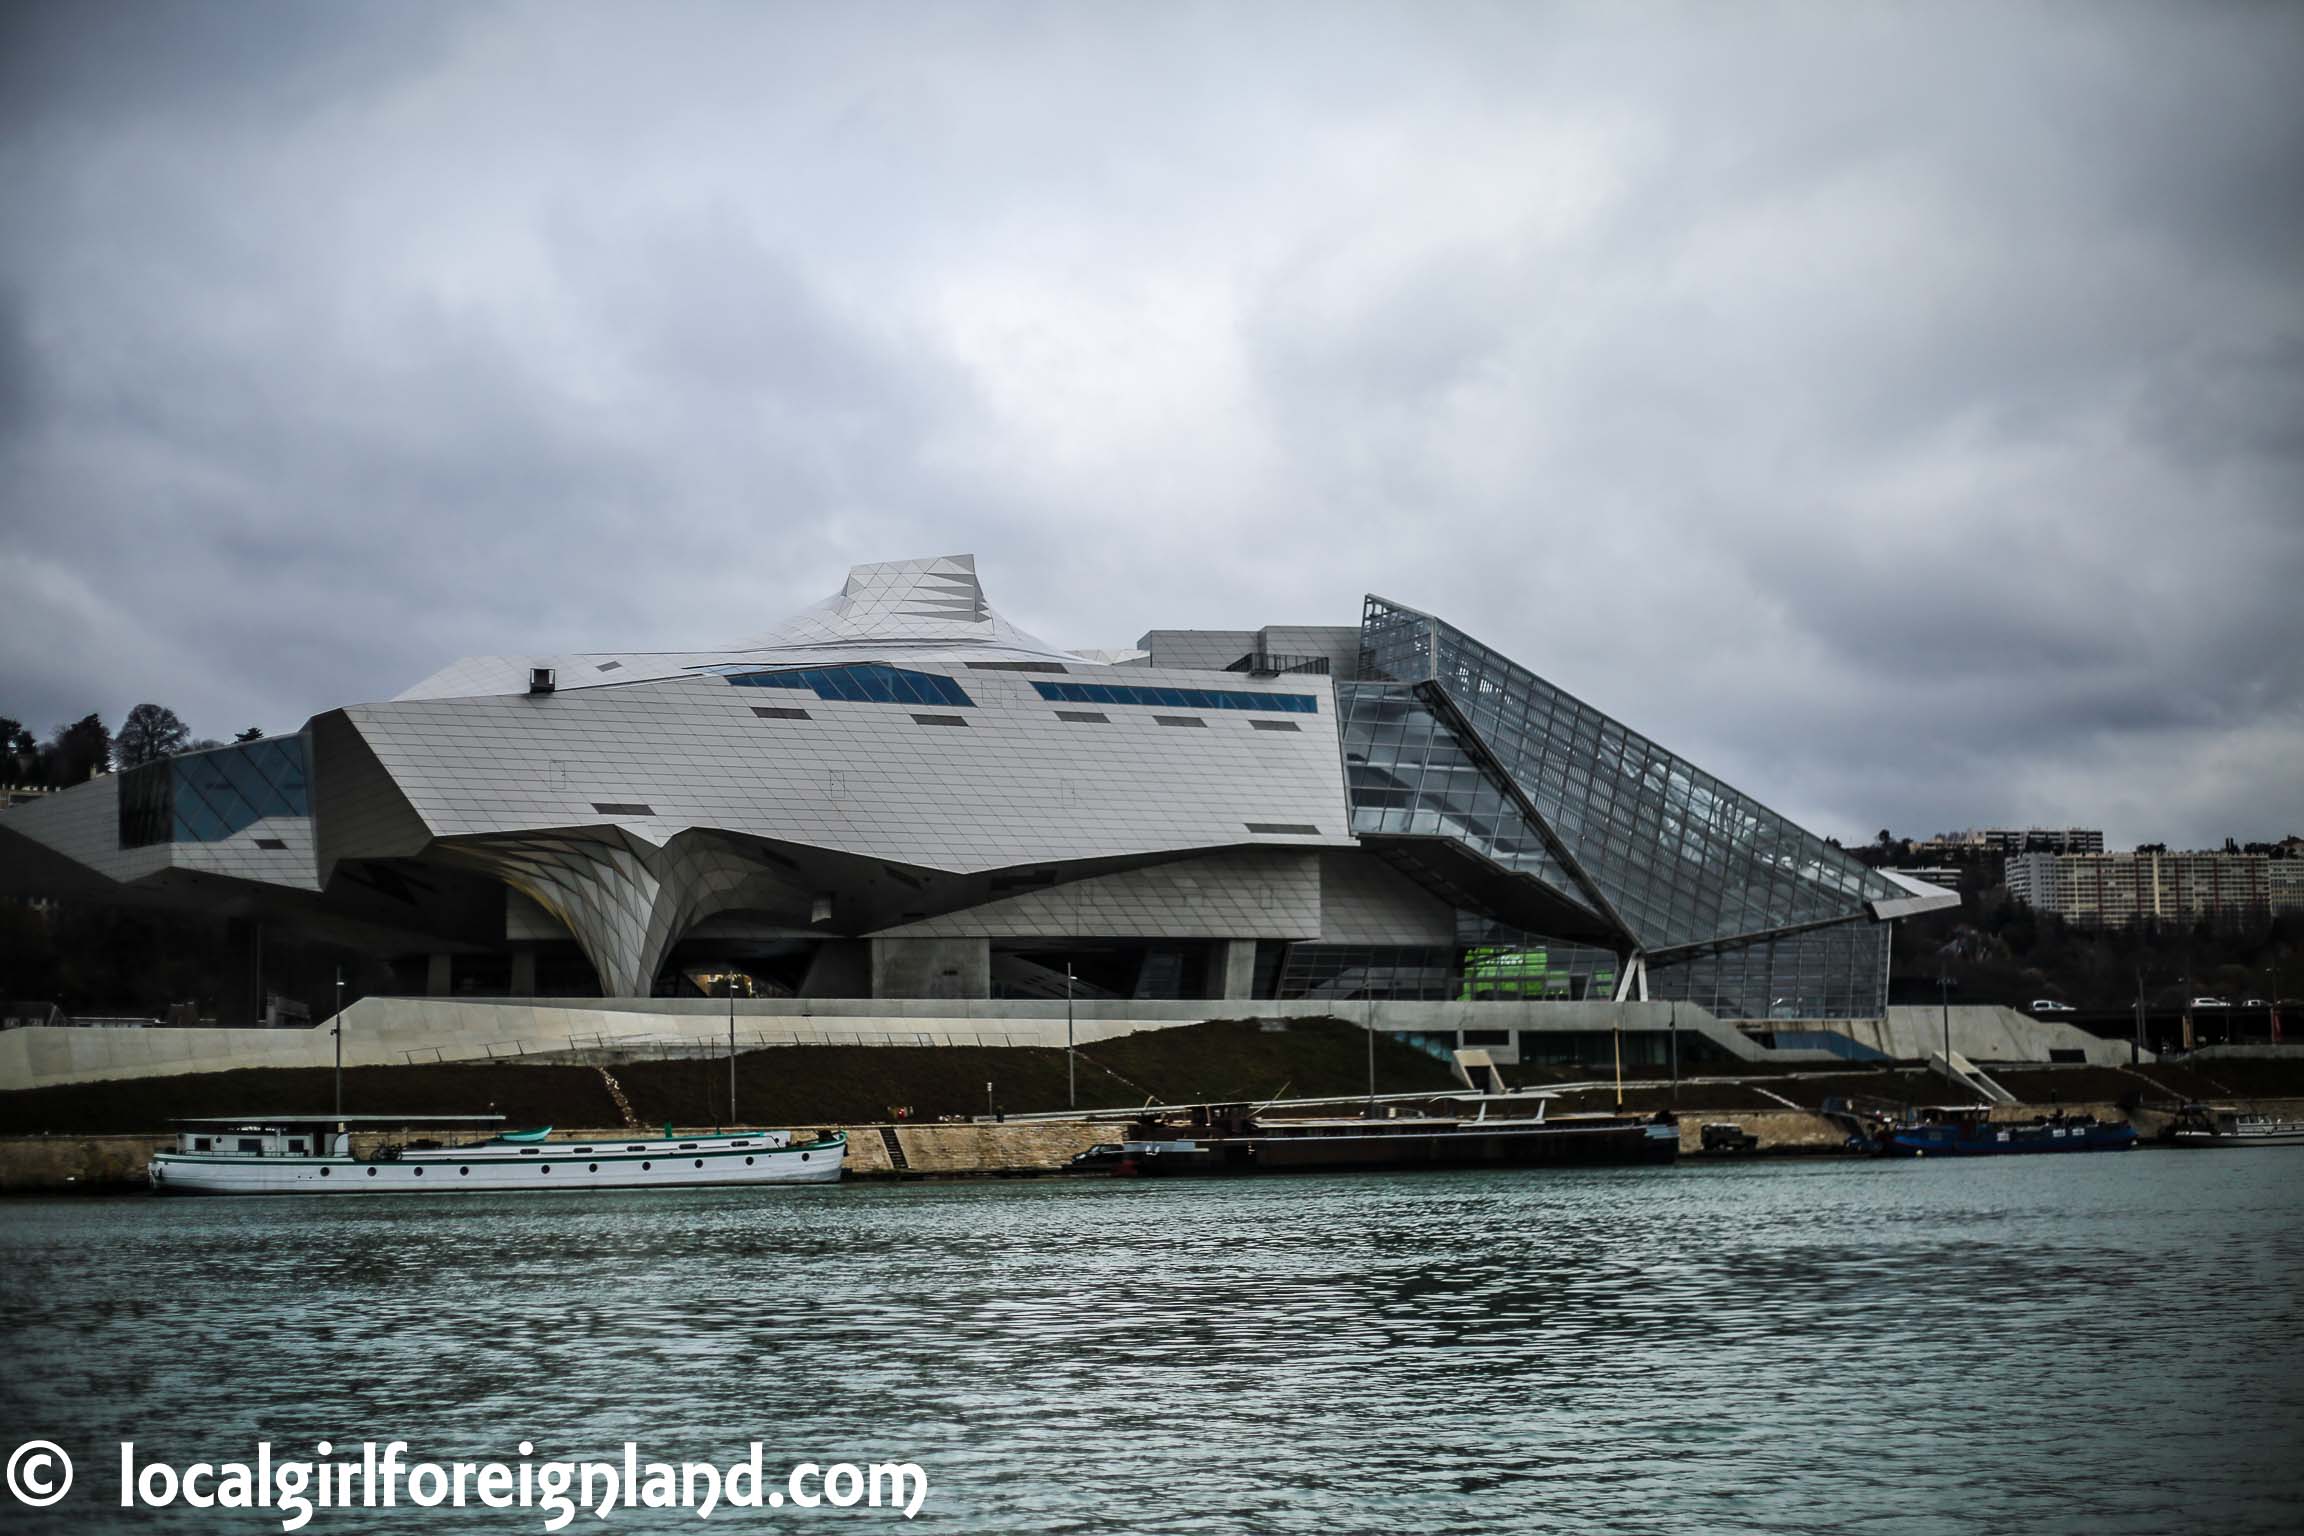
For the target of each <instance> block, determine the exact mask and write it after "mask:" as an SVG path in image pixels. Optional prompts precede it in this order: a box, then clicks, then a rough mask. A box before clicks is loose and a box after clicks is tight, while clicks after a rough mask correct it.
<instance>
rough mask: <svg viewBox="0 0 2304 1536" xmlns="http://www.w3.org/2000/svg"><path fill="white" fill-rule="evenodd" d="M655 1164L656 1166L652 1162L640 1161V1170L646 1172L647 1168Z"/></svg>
mask: <svg viewBox="0 0 2304 1536" xmlns="http://www.w3.org/2000/svg"><path fill="white" fill-rule="evenodd" d="M655 1166H656V1165H655V1164H654V1163H642V1164H641V1165H640V1171H641V1172H642V1173H646V1172H647V1171H648V1170H649V1169H651V1168H653V1167H655Z"/></svg>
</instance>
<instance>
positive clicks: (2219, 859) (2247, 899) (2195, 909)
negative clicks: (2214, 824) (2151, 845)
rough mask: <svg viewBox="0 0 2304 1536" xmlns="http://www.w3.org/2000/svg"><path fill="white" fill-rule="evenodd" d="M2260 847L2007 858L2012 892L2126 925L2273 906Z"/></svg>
mask: <svg viewBox="0 0 2304 1536" xmlns="http://www.w3.org/2000/svg"><path fill="white" fill-rule="evenodd" d="M2285 862H2289V861H2286V860H2274V859H2270V858H2267V857H2265V856H2264V855H2263V854H2261V853H2157V852H2142V851H2139V852H2135V853H2042V852H2032V853H2019V854H2012V855H2010V857H2009V859H2008V864H2007V873H2006V876H2005V878H2006V881H2007V886H2008V892H2009V894H2010V895H2012V896H2014V897H2015V898H2016V899H2017V900H2019V901H2022V902H2025V903H2027V904H2028V905H2030V906H2033V907H2035V908H2038V909H2039V910H2041V911H2043V912H2054V913H2056V914H2058V915H2059V916H2061V917H2063V918H2065V919H2067V920H2068V921H2071V922H2075V923H2086V924H2090V925H2097V926H2122V925H2125V924H2128V923H2132V922H2135V921H2137V920H2138V919H2141V918H2153V919H2163V920H2164V919H2183V918H2193V917H2201V916H2213V915H2222V914H2238V913H2242V912H2247V911H2266V910H2270V909H2272V907H2273V894H2272V891H2273V887H2272V874H2271V868H2272V866H2273V865H2274V864H2275V863H2285Z"/></svg>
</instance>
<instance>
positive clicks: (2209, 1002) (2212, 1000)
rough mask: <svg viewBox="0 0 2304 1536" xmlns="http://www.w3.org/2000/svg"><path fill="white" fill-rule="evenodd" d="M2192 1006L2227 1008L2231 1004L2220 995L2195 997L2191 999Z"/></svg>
mask: <svg viewBox="0 0 2304 1536" xmlns="http://www.w3.org/2000/svg"><path fill="white" fill-rule="evenodd" d="M2192 1006H2193V1007H2195V1008H2229V1007H2231V1006H2232V1005H2231V1004H2230V1003H2228V1002H2226V1001H2224V999H2222V998H2220V997H2196V998H2194V999H2192Z"/></svg>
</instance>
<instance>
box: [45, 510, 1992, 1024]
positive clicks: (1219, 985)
mask: <svg viewBox="0 0 2304 1536" xmlns="http://www.w3.org/2000/svg"><path fill="white" fill-rule="evenodd" d="M0 891H5V892H8V893H11V894H19V895H24V894H32V895H48V896H55V897H60V898H67V899H72V900H104V901H118V902H124V903H144V904H152V905H158V906H165V907H172V908H177V909H181V910H184V911H189V912H197V913H201V914H207V915H210V916H213V917H215V918H218V919H221V920H222V921H223V923H224V925H225V931H226V932H227V933H228V934H230V935H231V942H232V943H234V944H235V945H237V946H242V950H241V952H243V953H245V954H246V955H247V956H248V963H247V966H246V967H244V968H243V969H245V970H246V972H247V981H246V985H245V986H244V987H242V988H241V989H240V993H239V995H237V996H236V997H235V998H232V999H228V1000H227V1002H226V1004H225V1006H224V1008H223V1009H222V1010H221V1013H222V1014H235V1013H236V1014H240V1015H243V1018H240V1019H234V1018H225V1019H224V1020H223V1021H224V1022H244V1021H245V1018H244V1016H245V1015H247V1014H249V1013H252V1012H254V1011H255V1010H257V1009H260V1008H261V1007H262V999H263V998H264V996H265V995H266V979H265V975H264V961H263V959H262V958H261V957H262V955H263V953H264V942H265V936H266V935H267V934H269V935H273V936H275V938H277V936H280V935H293V936H295V938H296V939H297V940H298V941H299V942H300V943H305V944H315V945H322V946H329V947H331V948H332V950H333V951H334V952H336V953H339V954H342V955H346V956H351V957H354V958H356V959H357V960H358V961H359V962H360V963H361V964H363V965H364V966H366V967H367V968H369V970H370V971H371V972H372V973H373V974H377V975H380V976H383V977H385V978H386V979H387V980H388V982H389V985H390V990H393V991H396V992H398V993H401V994H404V995H426V994H430V995H458V994H467V995H471V994H477V995H487V996H496V997H523V998H542V997H568V998H580V997H602V998H639V997H678V996H698V995H716V994H717V992H718V991H719V990H722V989H724V988H726V987H728V986H730V985H731V984H732V985H734V986H736V987H738V988H740V989H741V990H743V991H746V992H749V993H750V994H751V995H753V996H755V997H763V998H773V997H787V998H798V999H811V998H824V999H858V998H875V999H1004V998H1005V999H1048V998H1061V997H1064V996H1065V995H1066V994H1067V991H1068V990H1069V991H1070V992H1071V993H1072V994H1073V995H1075V996H1077V997H1080V998H1087V999H1097V998H1102V999H1209V1000H1243V999H1283V1000H1285V999H1303V1000H1312V1001H1318V1000H1336V1001H1340V1002H1341V1001H1344V1000H1350V999H1376V1000H1414V999H1444V1000H1450V1001H1478V1000H1482V999H1494V1000H1499V1001H1506V1000H1509V1001H1512V1002H1515V1003H1521V1002H1525V1001H1527V1000H1531V999H1544V998H1567V999H1600V1000H1606V999H1612V998H1624V999H1667V998H1670V999H1682V1000H1689V1001H1693V1002H1696V1003H1700V1004H1702V1005H1703V1006H1704V1008H1706V1009H1708V1010H1709V1011H1710V1012H1711V1013H1712V1014H1713V1015H1714V1016H1716V1017H1719V1018H1722V1019H1737V1018H1741V1019H1766V1018H1851V1017H1864V1016H1870V1015H1878V1014H1881V1013H1882V1012H1883V1011H1884V1007H1885V1002H1886V988H1887V971H1888V953H1889V946H1888V942H1887V939H1888V931H1889V929H1888V925H1889V924H1890V923H1891V922H1892V921H1893V920H1895V919H1896V918H1898V917H1902V916H1907V915H1910V914H1912V913H1915V912H1919V911H1923V910H1927V909H1930V908H1932V907H1936V906H1941V905H1945V904H1949V903H1952V902H1954V901H1956V900H1957V898H1956V897H1954V896H1953V895H1951V893H1949V892H1945V891H1941V890H1937V889H1935V888H1934V887H1931V886H1926V885H1920V884H1917V883H1916V882H1912V881H1909V880H1905V879H1900V878H1897V877H1894V876H1891V875H1889V874H1886V873H1882V872H1877V871H1873V870H1870V869H1867V868H1865V867H1864V866H1863V865H1861V864H1859V863H1858V862H1857V861H1855V860H1854V859H1852V858H1851V857H1849V856H1848V855H1847V854H1846V853H1844V852H1842V851H1841V850H1840V849H1839V848H1838V847H1836V846H1834V845H1832V844H1830V843H1828V842H1826V841H1825V840H1824V839H1823V838H1822V837H1819V836H1817V835H1816V834H1814V833H1812V832H1809V831H1806V830H1804V829H1802V828H1800V827H1798V826H1795V825H1793V824H1792V823H1791V822H1789V821H1787V820H1785V819H1784V818H1783V817H1781V816H1779V815H1777V814H1776V813H1774V812H1772V811H1770V810H1769V809H1768V808H1767V807H1765V806H1764V805H1762V804H1761V803H1760V802H1759V801H1757V800H1755V799H1753V798H1752V797H1751V796H1750V795H1748V794H1745V793H1743V792H1742V791H1739V790H1737V789H1734V788H1731V787H1730V786H1729V785H1726V784H1724V783H1721V782H1720V781H1719V780H1717V779H1715V778H1713V777H1712V776H1711V775H1709V774H1707V773H1705V772H1704V771H1703V770H1701V769H1699V768H1697V767H1695V766H1694V765H1692V764H1690V763H1688V762H1687V761H1685V760H1683V759H1682V758H1680V757H1678V756H1676V755H1675V754H1673V753H1672V752H1670V751H1668V750H1666V749H1665V748H1663V747H1661V746H1659V745H1658V744H1657V743H1655V742H1653V741H1651V740H1649V739H1648V738H1647V737H1645V736H1643V735H1641V734H1640V733H1639V732H1637V731H1633V730H1630V729H1628V728H1626V727H1625V726H1623V725H1622V724H1619V723H1618V722H1617V721H1616V720H1614V719H1612V718H1611V717H1610V716H1608V715H1606V714H1603V713H1601V712H1600V711H1599V710H1598V709H1595V708H1594V707H1592V706H1591V705H1589V704H1586V703H1584V702H1583V701H1581V700H1579V699H1576V698H1573V697H1571V696H1569V695H1568V694H1566V693H1563V692H1561V691H1560V690H1559V689H1557V688H1555V687H1553V686H1552V685H1551V684H1550V683H1548V682H1546V681H1545V680H1544V679H1543V678H1542V677H1541V676H1539V675H1538V674H1537V673H1535V672H1533V671H1531V670H1529V669H1528V668H1527V667H1526V666H1524V665H1522V664H1520V663H1519V662H1517V661H1514V660H1513V659H1511V658H1510V657H1507V656H1505V655H1504V654H1503V653H1501V652H1499V651H1497V650H1494V649H1491V648H1490V647H1489V646H1487V645H1485V644H1483V643H1481V642H1480V641H1478V640H1475V639H1473V638H1472V637H1471V636H1469V635H1467V634H1465V633H1463V632H1462V631H1461V630H1458V629H1456V628H1454V627H1453V626H1452V625H1450V624H1449V623H1448V622H1447V621H1446V620H1444V619H1442V618H1439V617H1437V616H1435V615H1433V614H1430V613H1426V612H1422V611H1419V610H1417V609H1414V608H1410V607H1407V606H1404V605H1402V604H1400V603H1397V602H1393V601H1391V600H1389V599H1385V598H1379V597H1373V596H1372V597H1369V598H1367V599H1365V601H1364V603H1363V604H1362V607H1361V613H1360V621H1359V623H1358V624H1357V625H1339V626H1335V627H1301V626H1271V627H1267V628H1263V629H1248V630H1237V631H1233V630H1224V631H1214V630H1173V631H1172V630H1154V631H1152V632H1151V633H1149V634H1147V635H1145V636H1143V637H1142V638H1141V640H1139V642H1138V644H1137V646H1136V647H1134V648H1131V649H1128V650H1123V651H1105V652H1073V651H1065V650H1061V649H1058V648H1057V647H1055V646H1052V645H1049V644H1046V643H1044V642H1042V641H1040V640H1038V639H1035V638H1034V637H1033V636H1031V635H1030V634H1027V633H1025V632H1024V631H1022V630H1020V629H1018V628H1016V627H1015V626H1014V625H1012V624H1010V623H1009V622H1008V621H1007V620H1005V619H1003V618H1002V617H1001V616H1000V615H999V614H997V613H995V612H994V611H993V610H992V609H991V608H990V607H989V606H988V605H987V603H986V601H985V595H984V591H983V588H982V586H981V585H980V584H979V582H978V580H977V575H976V570H975V562H974V560H973V558H971V557H967V556H955V557H947V558H941V559H930V560H911V561H902V562H897V563H892V564H883V565H867V566H859V567H857V568H856V569H854V570H852V571H851V572H850V573H849V575H848V579H847V581H846V583H845V585H844V586H843V587H842V588H841V590H840V592H839V593H838V594H837V595H835V596H833V597H831V598H828V599H826V600H825V601H824V602H822V603H819V604H817V605H816V606H815V607H813V608H810V609H809V610H807V611H806V612H804V613H801V614H799V615H797V616H795V617H793V618H791V619H789V620H786V621H785V622H783V623H780V624H777V625H775V626H773V627H771V628H769V629H767V630H766V631H765V632H763V633H760V634H756V635H752V636H749V637H746V638H744V639H741V640H738V641H736V642H735V643H733V644H729V645H725V646H717V647H712V648H709V649H703V650H696V651H682V652H669V653H667V652H646V653H636V652H611V653H596V654H584V655H558V656H486V657H474V658H468V659H466V660H463V661H459V662H456V663H455V664H453V665H451V666H449V667H447V668H445V669H443V670H442V671H440V672H438V673H437V674H435V675H434V676H432V677H430V678H427V679H425V680H424V681H422V682H420V683H418V684H416V685H415V686H414V687H412V688H409V689H408V690H407V691H405V692H404V693H402V694H400V695H399V696H398V697H397V698H394V699H391V700H389V701H386V702H382V703H371V704H351V705H346V706H345V707H343V708H340V709H334V710H330V711H328V712H327V713H324V714H321V715H318V716H316V717H314V718H313V719H312V720H311V721H310V722H308V723H307V724H306V725H305V726H304V728H303V729H302V730H301V731H299V732H298V733H296V734H295V735H292V736H282V737H275V738H269V739H263V740H258V741H253V742H249V743H247V744H244V745H234V746H228V747H219V748H216V749H213V750H210V751H205V752H197V753H187V754H184V755H181V756H177V757H173V758H168V759H164V760H162V761H159V762H156V763H151V764H148V765H145V766H142V767H138V768H134V769H130V770H128V771H126V772H123V773H118V774H113V775H107V776H101V777H98V778H95V779H93V780H91V781H89V782H88V783H85V784H81V785H77V786H74V787H73V788H71V789H68V790H65V791H62V792H60V793H56V794H53V795H48V796H45V797H42V798H40V799H38V800H36V801H34V802H32V803H29V804H25V805H21V806H18V807H15V808H12V809H9V810H7V811H5V812H0ZM312 1001H313V1002H314V1003H315V1004H320V1003H324V1002H325V999H324V998H316V999H312ZM1210 1011H1211V1012H1215V1011H1217V1010H1215V1009H1211V1010H1210ZM1241 1011H1243V1012H1246V1011H1252V1010H1248V1009H1242V1010H1241Z"/></svg>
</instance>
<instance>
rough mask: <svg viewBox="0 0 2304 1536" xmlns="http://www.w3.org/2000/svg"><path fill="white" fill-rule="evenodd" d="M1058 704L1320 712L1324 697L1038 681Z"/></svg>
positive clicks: (1046, 696) (1043, 694)
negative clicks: (1145, 705)
mask: <svg viewBox="0 0 2304 1536" xmlns="http://www.w3.org/2000/svg"><path fill="white" fill-rule="evenodd" d="M1032 686H1033V687H1035V688H1037V689H1039V690H1040V697H1042V698H1044V699H1047V700H1049V701H1051V702H1053V703H1057V704H1149V705H1153V706H1155V707H1160V708H1167V709H1257V710H1272V711H1275V712H1277V713H1280V714H1289V715H1316V714H1318V713H1319V712H1320V700H1319V699H1318V698H1317V697H1316V696H1315V695H1312V694H1308V693H1250V692H1248V691H1247V690H1245V689H1229V688H1140V687H1131V686H1123V685H1121V684H1117V683H1038V682H1036V683H1034V684H1033V685H1032Z"/></svg>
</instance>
